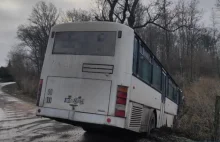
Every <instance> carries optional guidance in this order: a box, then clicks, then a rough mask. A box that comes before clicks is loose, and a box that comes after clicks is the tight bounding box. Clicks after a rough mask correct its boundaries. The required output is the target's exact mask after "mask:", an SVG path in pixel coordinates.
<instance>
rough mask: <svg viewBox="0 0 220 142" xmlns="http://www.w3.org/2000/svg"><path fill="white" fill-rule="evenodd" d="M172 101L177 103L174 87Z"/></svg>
mask: <svg viewBox="0 0 220 142" xmlns="http://www.w3.org/2000/svg"><path fill="white" fill-rule="evenodd" d="M173 101H174V102H175V103H177V88H176V86H175V87H174V88H173Z"/></svg>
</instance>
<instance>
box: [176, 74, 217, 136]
mask: <svg viewBox="0 0 220 142" xmlns="http://www.w3.org/2000/svg"><path fill="white" fill-rule="evenodd" d="M219 86H220V82H219V80H217V79H214V78H200V79H199V80H198V81H197V82H195V83H192V84H190V85H189V84H188V85H185V87H184V96H185V99H184V105H183V106H184V107H183V108H182V110H181V113H180V115H179V120H178V123H177V124H178V125H177V129H178V130H180V131H181V132H184V133H185V134H186V135H187V136H188V137H190V138H193V139H198V140H204V139H206V140H207V139H208V140H210V139H211V138H212V134H213V126H214V110H215V98H216V95H220V87H219Z"/></svg>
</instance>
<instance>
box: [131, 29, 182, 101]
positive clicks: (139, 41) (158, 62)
mask: <svg viewBox="0 0 220 142" xmlns="http://www.w3.org/2000/svg"><path fill="white" fill-rule="evenodd" d="M134 33H135V32H134ZM135 38H136V40H137V42H138V50H137V63H136V70H135V71H136V72H133V66H132V75H133V76H134V77H136V78H138V79H139V80H140V81H142V82H143V83H145V84H147V85H148V86H150V87H151V88H153V89H154V90H156V91H157V92H159V93H161V95H163V94H162V93H163V90H162V86H163V81H162V76H163V72H164V73H165V75H166V81H165V94H164V95H165V98H167V99H169V100H171V101H172V102H174V103H175V104H177V102H175V101H174V100H172V99H170V98H168V93H169V92H168V91H169V80H171V81H172V83H173V85H175V87H176V88H177V89H176V90H179V91H180V92H181V89H179V87H178V85H177V84H176V82H175V81H174V79H173V78H172V77H171V76H170V74H169V73H168V72H167V70H166V69H165V68H164V67H163V65H162V64H161V63H160V61H159V60H158V59H157V58H156V56H155V55H154V54H153V52H152V51H151V50H150V49H149V47H148V46H147V45H146V44H145V43H144V42H143V40H142V39H141V38H140V37H139V36H138V35H137V33H135V36H134V39H135ZM140 44H142V45H143V47H144V49H145V50H146V51H147V52H148V53H149V55H150V58H151V81H150V83H148V82H146V81H144V80H143V79H142V78H141V77H140V76H139V75H138V70H139V58H140V57H139V56H140V54H139V53H140ZM132 55H134V53H133V54H132ZM153 60H154V61H156V62H157V64H158V66H159V67H160V68H161V85H160V90H158V89H157V88H155V87H154V86H153V84H152V81H153ZM133 64H134V63H133ZM177 97H178V96H177ZM177 105H178V104H177Z"/></svg>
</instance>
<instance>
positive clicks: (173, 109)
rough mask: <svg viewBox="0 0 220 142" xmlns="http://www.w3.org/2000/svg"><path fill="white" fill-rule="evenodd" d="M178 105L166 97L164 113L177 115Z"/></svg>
mask: <svg viewBox="0 0 220 142" xmlns="http://www.w3.org/2000/svg"><path fill="white" fill-rule="evenodd" d="M177 109H178V105H177V104H176V103H174V102H173V101H171V100H170V99H168V98H166V100H165V113H168V114H171V115H177Z"/></svg>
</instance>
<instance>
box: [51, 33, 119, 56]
mask: <svg viewBox="0 0 220 142" xmlns="http://www.w3.org/2000/svg"><path fill="white" fill-rule="evenodd" d="M64 32H87V33H92V32H106V33H107V32H112V33H114V34H115V40H114V54H113V55H95V54H91V55H90V54H86V55H84V54H73V53H56V52H54V50H55V44H56V34H57V33H64ZM116 44H117V31H56V32H54V37H53V45H52V55H75V56H100V57H115V54H116Z"/></svg>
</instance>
